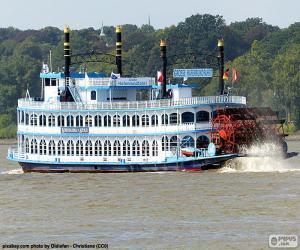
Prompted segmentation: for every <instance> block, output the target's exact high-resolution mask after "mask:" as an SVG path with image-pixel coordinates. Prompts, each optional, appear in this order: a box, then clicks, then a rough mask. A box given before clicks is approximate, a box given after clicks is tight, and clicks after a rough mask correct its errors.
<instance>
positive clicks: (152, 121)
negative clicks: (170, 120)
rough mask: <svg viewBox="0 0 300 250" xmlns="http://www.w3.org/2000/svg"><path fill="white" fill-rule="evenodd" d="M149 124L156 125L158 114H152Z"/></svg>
mask: <svg viewBox="0 0 300 250" xmlns="http://www.w3.org/2000/svg"><path fill="white" fill-rule="evenodd" d="M151 125H152V126H157V125H158V116H157V115H152V116H151Z"/></svg>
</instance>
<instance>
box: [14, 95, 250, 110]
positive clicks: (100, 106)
mask: <svg viewBox="0 0 300 250" xmlns="http://www.w3.org/2000/svg"><path fill="white" fill-rule="evenodd" d="M227 104H228V105H239V106H240V105H246V97H244V96H227V95H222V96H201V97H190V98H181V99H179V100H174V99H159V100H147V101H120V102H116V101H114V102H97V103H94V104H91V103H76V102H59V101H53V102H44V101H34V99H33V98H29V99H28V98H27V99H25V98H23V99H19V100H18V107H19V109H32V110H49V111H50V110H51V111H55V110H58V111H64V110H66V111H69V110H74V111H75V110H76V111H79V110H95V111H97V110H144V109H168V108H175V107H177V108H179V107H191V106H198V105H227Z"/></svg>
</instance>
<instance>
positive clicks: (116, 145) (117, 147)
mask: <svg viewBox="0 0 300 250" xmlns="http://www.w3.org/2000/svg"><path fill="white" fill-rule="evenodd" d="M113 155H114V156H120V155H121V144H120V142H119V141H115V143H114V154H113Z"/></svg>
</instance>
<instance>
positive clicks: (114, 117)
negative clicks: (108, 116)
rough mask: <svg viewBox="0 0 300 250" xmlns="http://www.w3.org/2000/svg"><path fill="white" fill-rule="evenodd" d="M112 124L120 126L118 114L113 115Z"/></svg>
mask: <svg viewBox="0 0 300 250" xmlns="http://www.w3.org/2000/svg"><path fill="white" fill-rule="evenodd" d="M113 126H114V127H120V126H121V118H120V116H119V115H114V116H113Z"/></svg>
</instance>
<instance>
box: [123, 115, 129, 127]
mask: <svg viewBox="0 0 300 250" xmlns="http://www.w3.org/2000/svg"><path fill="white" fill-rule="evenodd" d="M129 126H130V117H129V115H124V116H123V127H129Z"/></svg>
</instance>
